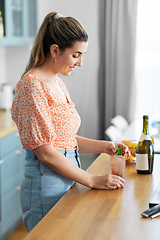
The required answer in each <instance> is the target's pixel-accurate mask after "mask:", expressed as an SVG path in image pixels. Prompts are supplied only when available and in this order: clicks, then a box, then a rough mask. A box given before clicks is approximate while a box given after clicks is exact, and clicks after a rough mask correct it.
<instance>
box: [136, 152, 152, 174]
mask: <svg viewBox="0 0 160 240" xmlns="http://www.w3.org/2000/svg"><path fill="white" fill-rule="evenodd" d="M136 169H137V170H145V171H146V170H149V166H148V154H147V153H146V154H139V153H136Z"/></svg>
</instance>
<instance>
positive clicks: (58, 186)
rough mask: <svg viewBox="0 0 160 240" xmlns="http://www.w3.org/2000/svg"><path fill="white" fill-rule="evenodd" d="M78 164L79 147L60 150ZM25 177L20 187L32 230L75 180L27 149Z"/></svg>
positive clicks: (24, 218) (23, 211)
mask: <svg viewBox="0 0 160 240" xmlns="http://www.w3.org/2000/svg"><path fill="white" fill-rule="evenodd" d="M58 151H59V152H61V153H62V154H63V155H64V156H65V157H67V158H68V159H69V160H70V161H71V162H72V163H74V164H75V165H76V166H78V167H81V166H80V159H79V154H78V149H69V150H58ZM25 160H26V163H25V170H24V179H23V181H22V185H21V189H20V201H21V208H22V213H23V221H24V224H25V226H26V228H27V230H28V231H29V232H30V231H31V230H32V229H33V228H34V227H35V226H36V224H37V223H38V222H39V221H40V220H41V219H42V218H43V217H44V216H45V215H46V214H47V213H48V212H49V210H50V209H51V208H52V207H53V206H54V205H55V204H56V203H57V202H58V200H59V199H60V198H61V197H62V196H63V195H64V194H65V193H66V192H67V191H68V190H69V189H70V187H71V186H72V185H73V184H74V181H72V180H71V179H68V178H66V177H63V176H61V175H60V174H58V173H56V172H55V171H53V170H51V169H50V168H49V167H47V166H46V165H45V164H44V163H42V162H40V161H39V159H38V158H37V156H36V155H35V154H34V152H33V151H31V150H26V158H25Z"/></svg>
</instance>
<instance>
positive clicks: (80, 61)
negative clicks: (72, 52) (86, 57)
mask: <svg viewBox="0 0 160 240" xmlns="http://www.w3.org/2000/svg"><path fill="white" fill-rule="evenodd" d="M76 66H78V67H82V57H80V58H78V60H77V62H76Z"/></svg>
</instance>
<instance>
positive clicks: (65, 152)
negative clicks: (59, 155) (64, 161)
mask: <svg viewBox="0 0 160 240" xmlns="http://www.w3.org/2000/svg"><path fill="white" fill-rule="evenodd" d="M66 154H67V150H66V149H65V151H64V156H65V157H66Z"/></svg>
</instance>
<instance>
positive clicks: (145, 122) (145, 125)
mask: <svg viewBox="0 0 160 240" xmlns="http://www.w3.org/2000/svg"><path fill="white" fill-rule="evenodd" d="M143 133H144V135H149V120H148V118H147V117H144V118H143Z"/></svg>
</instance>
